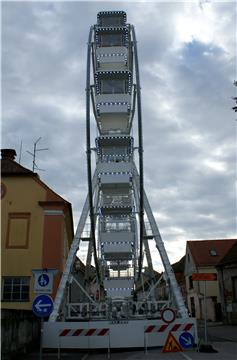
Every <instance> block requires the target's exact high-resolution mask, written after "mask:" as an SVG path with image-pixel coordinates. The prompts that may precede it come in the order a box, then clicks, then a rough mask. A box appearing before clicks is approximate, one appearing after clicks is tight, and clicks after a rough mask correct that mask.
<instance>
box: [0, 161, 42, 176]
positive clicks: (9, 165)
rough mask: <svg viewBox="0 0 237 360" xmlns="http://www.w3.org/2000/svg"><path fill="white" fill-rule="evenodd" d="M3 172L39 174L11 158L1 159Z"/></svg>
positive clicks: (6, 173) (10, 173)
mask: <svg viewBox="0 0 237 360" xmlns="http://www.w3.org/2000/svg"><path fill="white" fill-rule="evenodd" d="M1 173H2V175H7V176H11V175H14V176H16V175H31V176H38V175H37V174H36V173H33V171H31V170H29V169H26V168H25V167H23V166H21V165H20V164H18V163H17V162H16V161H14V160H11V159H1Z"/></svg>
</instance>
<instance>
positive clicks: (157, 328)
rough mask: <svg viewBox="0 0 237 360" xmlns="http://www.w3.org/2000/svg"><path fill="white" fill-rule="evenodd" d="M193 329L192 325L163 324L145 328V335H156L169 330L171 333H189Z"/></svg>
mask: <svg viewBox="0 0 237 360" xmlns="http://www.w3.org/2000/svg"><path fill="white" fill-rule="evenodd" d="M192 327H193V324H192V323H189V324H175V325H172V324H163V325H160V326H156V325H149V326H146V327H145V333H155V332H158V333H160V332H164V331H166V330H168V331H169V332H170V331H172V332H174V331H189V330H190V329H191V328H192Z"/></svg>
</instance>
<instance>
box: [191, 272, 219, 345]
mask: <svg viewBox="0 0 237 360" xmlns="http://www.w3.org/2000/svg"><path fill="white" fill-rule="evenodd" d="M192 280H193V281H204V324H205V325H204V326H205V328H204V331H205V334H204V338H205V339H204V340H205V343H206V344H207V299H206V298H207V289H206V282H207V281H216V280H217V274H216V273H193V274H192Z"/></svg>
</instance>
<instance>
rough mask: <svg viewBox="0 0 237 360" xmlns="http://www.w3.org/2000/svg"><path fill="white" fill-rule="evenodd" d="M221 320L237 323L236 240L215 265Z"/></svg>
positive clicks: (227, 322)
mask: <svg viewBox="0 0 237 360" xmlns="http://www.w3.org/2000/svg"><path fill="white" fill-rule="evenodd" d="M217 271H218V278H219V287H220V295H221V305H222V313H223V321H224V322H225V323H226V324H237V240H236V241H235V243H234V245H233V246H232V247H231V248H230V250H229V251H228V253H227V254H226V255H225V256H224V258H223V259H222V260H221V261H220V262H219V263H218V265H217Z"/></svg>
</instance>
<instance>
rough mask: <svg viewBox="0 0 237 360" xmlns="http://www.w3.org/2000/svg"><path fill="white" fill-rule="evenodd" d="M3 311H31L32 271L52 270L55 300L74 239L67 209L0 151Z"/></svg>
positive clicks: (11, 153)
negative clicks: (55, 273)
mask: <svg viewBox="0 0 237 360" xmlns="http://www.w3.org/2000/svg"><path fill="white" fill-rule="evenodd" d="M1 153H2V159H1V169H2V180H1V203H2V204H1V205H2V206H1V208H2V213H1V217H2V219H1V220H2V222H1V224H2V226H1V231H2V234H1V235H2V238H1V254H2V261H1V262H2V299H1V301H2V303H1V305H2V309H15V310H31V308H32V301H33V298H34V296H35V294H34V292H33V290H34V289H33V287H34V278H33V274H32V270H33V269H52V268H53V269H57V270H58V273H57V275H56V276H55V279H54V289H53V294H52V296H53V297H54V296H55V293H56V289H57V286H58V284H59V281H60V277H61V275H62V272H63V268H64V264H65V261H66V258H67V254H68V251H69V248H70V244H71V242H72V239H73V218H72V209H71V204H70V203H69V202H67V201H66V200H64V199H63V198H62V197H61V196H59V195H58V194H56V193H55V192H54V191H53V190H51V189H50V188H49V187H48V186H47V185H46V184H45V183H43V181H41V180H40V178H39V176H38V175H37V174H36V173H33V172H32V171H30V170H28V169H26V168H24V167H23V166H21V165H20V164H18V163H17V162H16V161H15V156H16V152H15V150H13V149H4V150H2V151H1Z"/></svg>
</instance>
